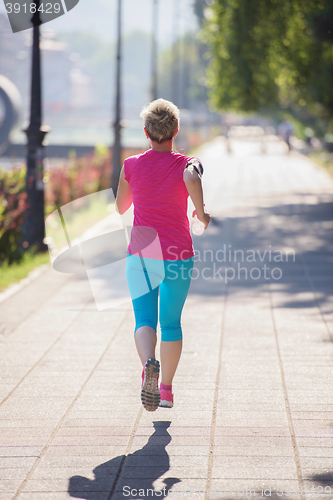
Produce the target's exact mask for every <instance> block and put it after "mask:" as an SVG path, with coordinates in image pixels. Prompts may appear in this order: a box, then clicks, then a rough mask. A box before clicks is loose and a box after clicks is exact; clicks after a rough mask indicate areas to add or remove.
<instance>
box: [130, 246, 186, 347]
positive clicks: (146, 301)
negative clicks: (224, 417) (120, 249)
mask: <svg viewBox="0 0 333 500" xmlns="http://www.w3.org/2000/svg"><path fill="white" fill-rule="evenodd" d="M192 269H193V257H191V258H190V259H186V260H157V259H146V258H145V259H143V258H141V257H138V256H135V255H131V254H128V255H127V262H126V276H127V283H128V288H129V291H130V294H131V298H132V303H133V309H134V315H135V323H136V324H135V330H134V334H135V332H136V330H137V329H138V328H140V327H141V326H150V327H151V328H153V329H154V330H155V331H156V329H157V321H158V296H160V301H159V302H160V304H159V305H160V311H159V320H160V327H161V340H163V341H164V342H173V341H175V340H181V339H182V338H183V334H182V328H181V323H180V320H181V313H182V310H183V307H184V303H185V300H186V297H187V294H188V290H189V287H190V283H191V277H192Z"/></svg>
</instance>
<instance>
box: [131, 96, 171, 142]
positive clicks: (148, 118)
mask: <svg viewBox="0 0 333 500" xmlns="http://www.w3.org/2000/svg"><path fill="white" fill-rule="evenodd" d="M140 117H141V118H143V119H144V122H145V128H146V130H147V134H148V136H149V138H150V139H151V140H152V141H155V142H158V143H159V144H161V143H162V142H164V141H168V140H170V139H172V138H173V137H174V135H175V133H176V131H177V129H178V128H179V109H178V108H177V106H175V104H173V102H171V101H166V100H165V99H156V101H152V102H151V103H150V104H148V106H147V107H145V108H144V109H143V110H142V111H141V113H140Z"/></svg>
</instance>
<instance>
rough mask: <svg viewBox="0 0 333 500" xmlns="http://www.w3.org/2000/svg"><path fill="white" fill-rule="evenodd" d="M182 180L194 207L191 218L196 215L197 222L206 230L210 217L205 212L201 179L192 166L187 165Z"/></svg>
mask: <svg viewBox="0 0 333 500" xmlns="http://www.w3.org/2000/svg"><path fill="white" fill-rule="evenodd" d="M183 179H184V182H185V185H186V188H187V191H188V194H189V195H190V198H191V200H192V201H193V205H194V207H195V210H194V211H193V214H192V216H194V215H196V216H197V217H198V219H199V221H201V222H202V223H203V224H204V225H205V229H206V227H207V226H208V224H209V222H210V215H209V214H207V213H206V212H205V208H204V202H203V192H202V184H201V177H200V175H199V174H198V172H197V170H196V169H195V168H194V166H193V165H191V164H189V165H188V166H187V167H186V168H185V170H184V174H183Z"/></svg>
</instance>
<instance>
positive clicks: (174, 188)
mask: <svg viewBox="0 0 333 500" xmlns="http://www.w3.org/2000/svg"><path fill="white" fill-rule="evenodd" d="M190 158H191V157H188V156H184V155H181V154H179V153H174V152H158V151H153V150H152V149H149V150H148V151H146V152H145V153H143V154H141V155H137V156H131V157H130V158H127V159H126V160H125V162H124V173H125V179H126V180H127V182H128V183H129V185H130V187H131V191H132V194H133V203H134V226H141V227H147V228H153V230H155V231H157V234H158V236H159V241H160V244H161V249H162V255H163V259H164V260H182V259H189V258H190V257H193V255H194V251H193V243H192V238H191V233H190V226H189V220H188V217H187V198H188V192H187V189H186V185H185V183H184V180H183V172H184V168H185V166H186V164H187V162H188V161H189V160H190ZM133 231H134V230H133ZM133 231H132V235H133ZM148 231H149V230H148ZM138 232H140V229H139V228H137V231H136V233H135V231H134V234H138ZM141 232H142V231H141ZM131 245H132V247H133V248H131ZM134 246H136V245H135V244H133V238H132V237H131V243H130V245H129V247H128V252H129V253H135V252H136V249H135V248H134ZM131 250H132V251H131ZM160 255H161V254H160ZM150 257H152V258H161V257H158V252H155V253H153V254H152V255H150Z"/></svg>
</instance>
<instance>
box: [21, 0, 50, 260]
mask: <svg viewBox="0 0 333 500" xmlns="http://www.w3.org/2000/svg"><path fill="white" fill-rule="evenodd" d="M35 4H36V12H35V13H34V14H33V16H32V18H31V22H32V25H33V46H32V70H31V104H30V123H29V126H28V128H26V129H25V130H23V131H24V132H25V134H26V135H27V150H28V151H27V153H28V154H27V174H26V192H27V205H28V208H27V211H26V214H25V219H24V225H23V235H24V242H23V247H24V248H29V247H30V246H32V245H34V246H35V247H36V249H37V251H46V250H47V245H45V243H44V241H43V240H44V237H45V222H44V182H43V177H44V174H43V148H44V146H43V141H44V137H45V135H46V134H47V132H48V131H49V130H50V128H49V127H47V126H42V99H41V64H40V46H39V39H40V33H39V26H40V24H41V20H40V15H39V10H38V9H39V6H40V0H36V1H35Z"/></svg>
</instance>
